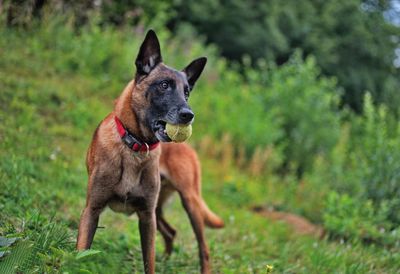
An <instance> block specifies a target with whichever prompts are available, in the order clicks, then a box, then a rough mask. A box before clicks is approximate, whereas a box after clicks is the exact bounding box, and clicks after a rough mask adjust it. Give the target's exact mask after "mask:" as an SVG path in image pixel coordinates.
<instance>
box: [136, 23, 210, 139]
mask: <svg viewBox="0 0 400 274" xmlns="http://www.w3.org/2000/svg"><path fill="white" fill-rule="evenodd" d="M206 62H207V58H205V57H201V58H198V59H196V60H194V61H193V62H191V63H190V64H189V65H188V66H187V67H186V68H185V69H183V70H182V71H177V70H175V69H173V68H170V67H168V66H166V65H164V64H163V63H162V57H161V52H160V44H159V41H158V38H157V36H156V34H155V32H154V31H152V30H150V31H149V32H148V33H147V35H146V38H145V39H144V41H143V44H142V45H141V47H140V50H139V54H138V57H137V59H136V62H135V64H136V70H137V71H136V77H135V85H136V89H137V90H138V91H141V94H142V95H143V96H144V97H145V100H143V102H145V103H144V104H146V106H145V109H146V111H145V114H144V119H145V121H143V122H145V123H146V125H147V127H148V128H149V129H150V130H151V131H152V132H153V133H154V135H155V136H156V138H157V139H158V140H160V141H162V142H169V141H171V139H170V138H169V137H168V136H167V134H166V132H165V126H166V123H170V124H191V123H192V122H193V119H194V113H193V112H192V110H191V108H190V106H189V105H188V99H189V95H190V92H191V91H192V89H193V87H194V84H195V83H196V81H197V79H198V78H199V76H200V74H201V73H202V71H203V69H204V66H205V65H206Z"/></svg>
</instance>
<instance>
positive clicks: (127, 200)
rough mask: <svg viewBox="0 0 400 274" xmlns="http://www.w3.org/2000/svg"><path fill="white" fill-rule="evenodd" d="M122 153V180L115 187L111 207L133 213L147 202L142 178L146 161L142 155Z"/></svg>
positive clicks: (117, 210)
mask: <svg viewBox="0 0 400 274" xmlns="http://www.w3.org/2000/svg"><path fill="white" fill-rule="evenodd" d="M131 153H132V152H130V153H124V154H122V160H121V161H122V162H121V174H120V178H121V179H120V181H119V183H118V184H117V185H116V186H115V188H114V197H113V198H112V199H111V200H110V201H109V203H108V205H109V207H110V208H111V209H112V210H113V211H116V212H122V213H126V214H132V213H134V212H135V211H137V210H140V208H142V207H143V206H144V204H145V198H144V197H145V195H144V194H145V191H144V189H143V184H141V179H142V176H143V173H144V172H147V171H146V168H145V167H146V161H144V159H143V157H142V156H140V155H138V156H137V155H134V154H131Z"/></svg>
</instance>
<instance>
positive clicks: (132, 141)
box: [114, 116, 160, 153]
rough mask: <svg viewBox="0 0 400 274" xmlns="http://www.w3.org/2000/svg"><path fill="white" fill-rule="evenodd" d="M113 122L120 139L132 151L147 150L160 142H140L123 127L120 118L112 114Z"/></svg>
mask: <svg viewBox="0 0 400 274" xmlns="http://www.w3.org/2000/svg"><path fill="white" fill-rule="evenodd" d="M114 120H115V123H116V124H117V130H118V133H119V136H121V140H122V141H123V142H124V143H125V144H126V145H127V146H128V147H129V148H130V149H132V150H133V151H135V152H139V151H140V152H147V153H148V152H149V151H151V150H153V149H155V148H157V147H158V145H159V144H160V142H155V143H153V144H147V143H145V142H140V141H139V140H138V139H136V138H135V137H133V135H132V134H131V133H130V132H129V131H128V130H127V129H125V127H124V125H123V124H122V122H121V120H120V119H118V117H117V116H114Z"/></svg>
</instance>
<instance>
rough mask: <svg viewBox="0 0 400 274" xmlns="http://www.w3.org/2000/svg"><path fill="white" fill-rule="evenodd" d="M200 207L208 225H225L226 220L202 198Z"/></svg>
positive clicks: (219, 226) (213, 226) (217, 226)
mask: <svg viewBox="0 0 400 274" xmlns="http://www.w3.org/2000/svg"><path fill="white" fill-rule="evenodd" d="M200 207H201V212H202V214H203V217H204V223H205V224H206V226H208V227H211V228H222V227H224V221H223V220H222V219H221V218H220V217H218V216H217V214H215V213H214V212H212V211H211V210H210V209H209V208H208V206H207V204H206V202H205V201H204V200H203V199H201V201H200Z"/></svg>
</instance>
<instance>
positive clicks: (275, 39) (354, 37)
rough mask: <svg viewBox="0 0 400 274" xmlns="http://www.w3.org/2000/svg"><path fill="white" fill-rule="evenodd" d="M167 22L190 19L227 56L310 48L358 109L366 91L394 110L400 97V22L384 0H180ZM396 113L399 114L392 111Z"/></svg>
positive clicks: (280, 57) (282, 58)
mask: <svg viewBox="0 0 400 274" xmlns="http://www.w3.org/2000/svg"><path fill="white" fill-rule="evenodd" d="M173 3H174V4H173V9H174V10H175V11H176V12H175V14H176V15H175V16H174V17H173V19H172V20H171V22H170V26H172V28H173V29H177V28H178V27H179V25H180V24H182V23H189V24H191V25H193V26H194V27H195V29H196V30H197V31H198V32H199V33H200V34H202V35H205V36H206V37H207V41H208V42H211V43H215V44H216V45H218V47H219V48H220V49H221V53H222V54H223V55H224V56H226V57H227V58H228V59H230V60H237V61H241V58H242V56H243V55H249V56H250V57H251V58H252V59H253V60H254V61H257V59H259V58H265V59H266V60H269V61H274V62H276V63H277V64H279V65H280V64H283V63H285V62H286V61H287V60H288V59H289V57H290V56H291V55H292V54H293V52H294V51H295V50H296V48H300V49H302V50H303V54H304V56H305V57H306V56H308V55H310V54H311V55H314V56H315V57H316V61H317V63H318V66H320V67H321V69H322V72H323V74H325V75H334V76H336V77H337V79H338V82H339V85H341V86H343V87H344V88H345V93H344V94H343V95H344V102H345V103H346V104H349V105H351V106H352V107H353V108H354V109H356V110H357V111H360V110H361V109H362V99H363V93H364V91H365V90H368V91H370V92H371V93H372V96H373V97H374V99H375V101H376V102H377V103H381V102H385V103H387V104H388V105H389V106H390V107H391V108H392V109H393V110H394V111H396V112H397V111H398V105H399V103H400V101H399V99H398V96H395V94H397V92H398V90H399V88H400V80H399V79H400V68H396V67H394V64H393V62H394V59H395V49H396V48H398V47H399V46H400V27H398V26H397V27H396V26H395V25H393V24H391V23H390V22H387V21H386V20H385V18H384V16H383V12H384V11H386V10H388V9H390V8H391V6H390V3H391V2H390V1H361V0H351V1H348V0H341V1H320V0H306V1H283V2H282V1H279V0H269V1H240V0H234V1H225V0H206V1H180V0H176V1H174V2H173ZM397 114H399V113H397Z"/></svg>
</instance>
